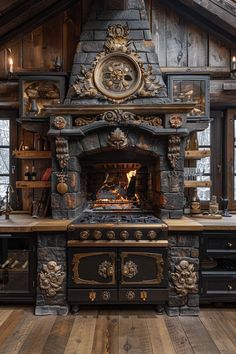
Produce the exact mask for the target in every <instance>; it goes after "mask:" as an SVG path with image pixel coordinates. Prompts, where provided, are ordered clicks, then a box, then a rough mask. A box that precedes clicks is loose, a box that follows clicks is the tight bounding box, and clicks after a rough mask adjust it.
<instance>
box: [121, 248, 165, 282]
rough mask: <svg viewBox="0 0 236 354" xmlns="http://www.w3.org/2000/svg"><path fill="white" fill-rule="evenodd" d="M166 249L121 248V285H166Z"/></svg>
mask: <svg viewBox="0 0 236 354" xmlns="http://www.w3.org/2000/svg"><path fill="white" fill-rule="evenodd" d="M166 252H167V250H166V249H158V250H157V251H154V250H153V249H152V250H150V249H146V250H144V249H142V251H140V249H139V250H138V249H137V250H136V249H132V250H131V251H129V250H128V251H127V250H125V249H124V250H122V251H121V252H120V255H119V260H120V286H121V287H130V286H136V287H142V286H145V287H146V286H148V287H164V286H166V285H167V268H166Z"/></svg>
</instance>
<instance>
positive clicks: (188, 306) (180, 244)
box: [166, 233, 199, 316]
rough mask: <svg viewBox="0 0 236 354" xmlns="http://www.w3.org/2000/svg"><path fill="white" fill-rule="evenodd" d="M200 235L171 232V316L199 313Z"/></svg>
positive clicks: (167, 308) (167, 307) (169, 303)
mask: <svg viewBox="0 0 236 354" xmlns="http://www.w3.org/2000/svg"><path fill="white" fill-rule="evenodd" d="M198 271H199V235H194V234H193V235H189V234H183V233H181V234H176V233H174V234H169V288H170V290H169V300H168V303H167V306H166V312H167V314H168V315H170V316H178V315H183V316H184V315H189V316H193V315H198V314H199V286H198V284H199V274H198Z"/></svg>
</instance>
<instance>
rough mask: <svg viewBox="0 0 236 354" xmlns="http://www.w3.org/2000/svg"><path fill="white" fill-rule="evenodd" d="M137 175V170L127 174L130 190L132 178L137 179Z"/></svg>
mask: <svg viewBox="0 0 236 354" xmlns="http://www.w3.org/2000/svg"><path fill="white" fill-rule="evenodd" d="M136 173H137V170H134V171H129V172H128V173H126V176H127V179H128V184H127V188H128V186H129V184H130V181H131V178H132V177H135V176H136Z"/></svg>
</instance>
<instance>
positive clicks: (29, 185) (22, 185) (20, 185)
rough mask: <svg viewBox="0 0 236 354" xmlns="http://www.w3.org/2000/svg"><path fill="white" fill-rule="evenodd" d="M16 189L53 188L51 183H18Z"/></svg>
mask: <svg viewBox="0 0 236 354" xmlns="http://www.w3.org/2000/svg"><path fill="white" fill-rule="evenodd" d="M16 188H21V189H24V188H51V182H50V181H16Z"/></svg>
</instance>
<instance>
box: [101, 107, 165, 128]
mask: <svg viewBox="0 0 236 354" xmlns="http://www.w3.org/2000/svg"><path fill="white" fill-rule="evenodd" d="M100 119H102V120H105V121H106V122H108V123H120V122H132V123H135V124H141V123H142V124H147V125H151V126H154V127H159V128H162V127H163V125H162V119H161V118H160V117H157V116H140V115H136V114H134V113H131V112H127V111H123V110H122V109H114V110H112V111H107V112H105V113H103V114H101V115H100Z"/></svg>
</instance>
